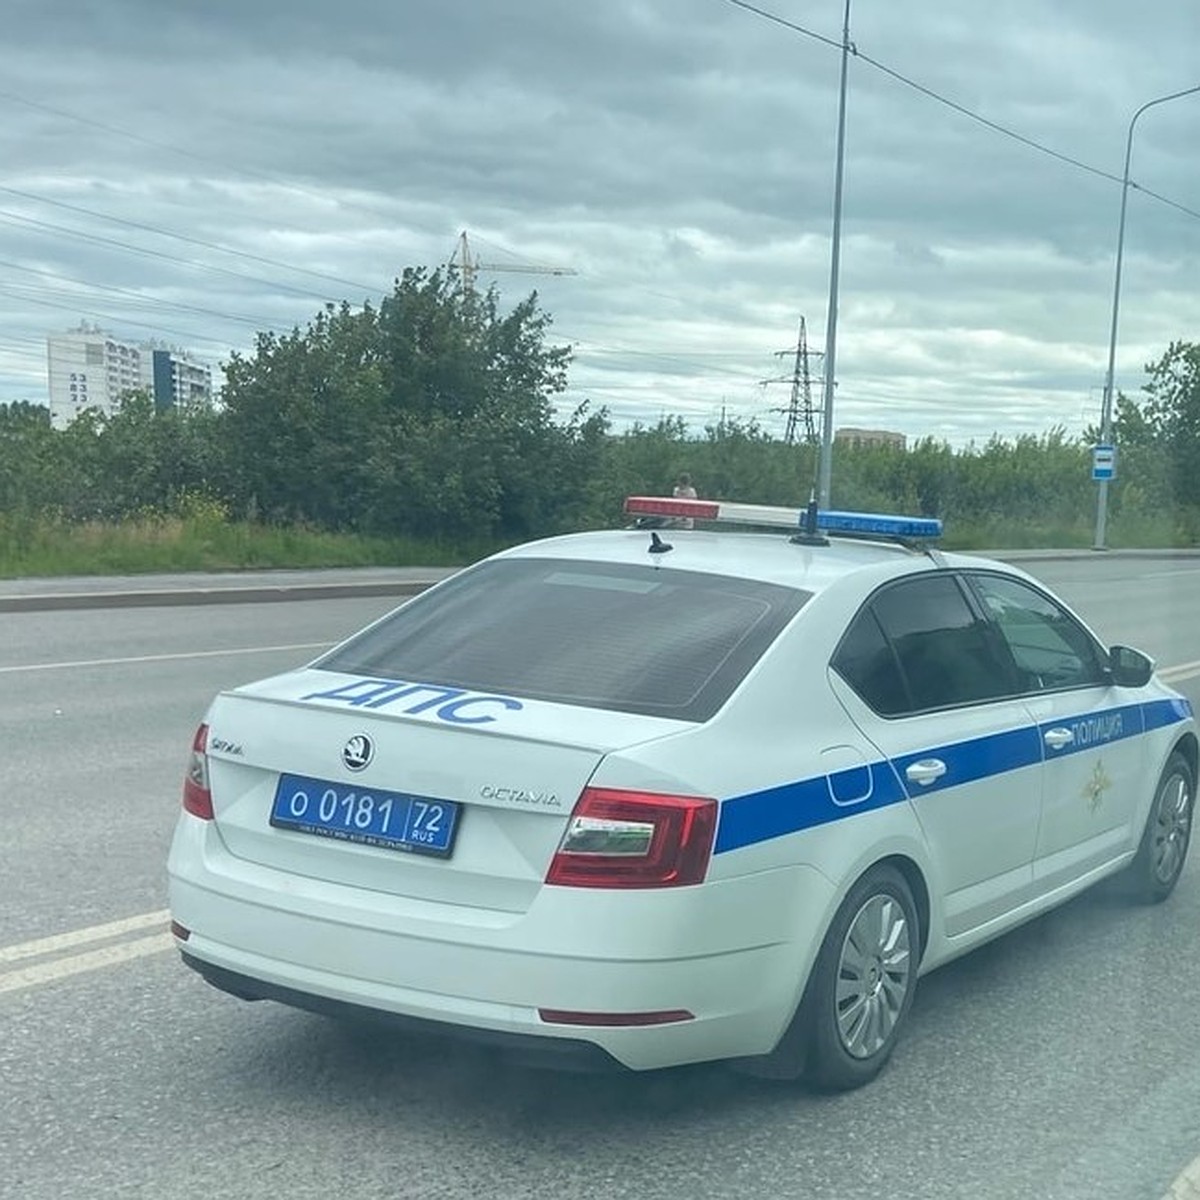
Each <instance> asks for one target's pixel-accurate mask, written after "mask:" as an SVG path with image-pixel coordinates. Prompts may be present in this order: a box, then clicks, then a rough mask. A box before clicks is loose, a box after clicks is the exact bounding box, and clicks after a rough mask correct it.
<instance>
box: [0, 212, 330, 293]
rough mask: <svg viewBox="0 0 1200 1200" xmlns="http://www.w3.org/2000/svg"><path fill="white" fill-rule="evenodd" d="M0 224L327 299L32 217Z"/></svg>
mask: <svg viewBox="0 0 1200 1200" xmlns="http://www.w3.org/2000/svg"><path fill="white" fill-rule="evenodd" d="M0 221H2V222H5V223H7V224H10V225H12V224H20V225H27V226H31V227H33V228H35V229H43V230H49V231H50V232H52V233H56V234H66V235H67V236H69V237H74V238H80V239H81V240H83V241H87V242H94V243H96V244H97V245H100V246H113V247H115V248H116V249H118V250H123V251H125V252H127V253H130V254H141V255H144V256H145V257H147V258H157V259H160V260H162V261H163V262H169V263H175V264H176V265H177V266H184V267H194V268H195V269H197V270H200V271H212V272H213V273H214V274H218V275H227V276H229V277H230V278H231V279H240V280H241V281H242V282H244V283H257V284H259V285H261V286H263V287H268V288H274V289H275V290H276V291H284V292H291V293H292V294H293V295H296V296H303V297H305V298H306V299H309V300H319V301H321V302H322V303H328V302H329V300H330V297H329V296H328V295H324V294H322V293H320V292H310V291H305V290H304V289H303V288H298V287H293V286H291V285H290V284H286V283H280V282H279V281H278V280H271V279H263V278H261V277H259V276H256V275H247V274H245V273H244V272H241V271H233V270H230V269H229V268H228V267H220V266H217V264H216V263H206V262H202V261H201V260H200V259H194V258H179V257H178V256H177V255H174V254H168V253H166V251H164V250H152V249H150V248H149V247H148V246H135V245H133V244H132V243H130V242H122V241H118V240H117V239H115V238H106V237H101V236H100V235H99V234H97V233H85V232H84V231H83V230H80V229H71V228H70V227H69V226H66V225H56V224H54V223H53V222H52V221H39V220H38V219H37V218H36V217H26V216H22V215H21V214H20V213H14V212H13V211H12V210H11V209H0Z"/></svg>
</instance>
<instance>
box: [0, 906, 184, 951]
mask: <svg viewBox="0 0 1200 1200" xmlns="http://www.w3.org/2000/svg"><path fill="white" fill-rule="evenodd" d="M170 919H171V914H170V913H169V912H168V911H167V910H166V909H165V908H160V909H159V910H158V911H157V912H148V913H139V914H138V916H136V917H125V918H124V919H122V920H120V921H107V922H106V923H105V924H103V925H89V926H88V927H87V928H86V929H73V930H72V931H71V932H70V933H56V934H53V935H51V936H50V937H44V938H35V939H34V940H33V941H31V942H18V943H17V944H16V945H15V946H0V964H2V963H11V962H19V961H20V960H21V959H23V958H37V957H38V956H39V955H42V954H56V953H58V951H60V950H70V949H71V948H72V947H74V946H85V945H87V944H88V943H89V942H103V941H105V940H107V939H108V938H115V937H120V936H121V934H123V933H133V932H134V931H135V930H142V929H149V928H150V927H151V926H154V925H159V926H163V925H166V923H167V922H168V921H169V920H170Z"/></svg>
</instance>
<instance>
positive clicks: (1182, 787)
mask: <svg viewBox="0 0 1200 1200" xmlns="http://www.w3.org/2000/svg"><path fill="white" fill-rule="evenodd" d="M1195 802H1196V780H1195V775H1194V773H1193V771H1192V767H1191V764H1190V763H1189V762H1188V760H1187V759H1186V758H1185V757H1184V756H1183V755H1182V754H1180V753H1179V751H1178V750H1176V751H1175V752H1174V753H1173V754H1172V755H1171V757H1170V758H1168V759H1167V765H1166V766H1165V767H1163V772H1162V775H1161V776H1160V777H1159V780H1158V787H1156V788H1155V789H1154V800H1153V802H1152V803H1151V805H1150V813H1149V815H1148V816H1147V817H1146V827H1145V829H1144V830H1143V831H1142V840H1141V842H1140V844H1139V845H1138V851H1137V854H1136V855H1134V858H1133V861H1132V862H1131V863H1130V864H1129V866H1128V867H1126V869H1125V875H1126V883H1127V885H1128V890H1129V893H1130V895H1131V896H1132V897H1133V898H1134V899H1135V900H1137V901H1138V902H1140V903H1142V904H1161V903H1162V902H1163V901H1164V900H1165V899H1166V898H1167V897H1168V896H1169V895H1170V894H1171V893H1172V892H1173V891H1174V890H1175V884H1176V883H1178V882H1179V875H1180V873H1181V872H1182V871H1183V864H1184V861H1185V860H1186V859H1187V852H1188V844H1189V842H1190V841H1191V836H1192V810H1193V807H1194V805H1195Z"/></svg>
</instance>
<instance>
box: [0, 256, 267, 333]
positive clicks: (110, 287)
mask: <svg viewBox="0 0 1200 1200" xmlns="http://www.w3.org/2000/svg"><path fill="white" fill-rule="evenodd" d="M0 267H5V268H7V269H8V270H10V271H21V272H23V273H25V274H27V275H36V276H37V277H38V278H40V279H49V280H53V281H54V282H56V283H67V284H74V285H75V286H77V287H85V288H91V289H93V290H95V291H100V292H111V293H113V294H114V295H116V296H121V297H128V298H130V299H131V300H133V301H135V302H137V303H139V304H142V305H149V306H151V307H162V308H171V309H176V310H178V311H179V312H191V313H197V314H198V315H200V316H204V317H219V318H220V319H221V320H223V321H234V322H237V323H238V324H242V325H251V326H254V327H255V328H257V329H261V328H263V326H270V325H271V322H270V321H265V320H262V319H261V318H258V317H247V316H240V315H238V314H237V313H226V312H219V311H218V310H217V309H215V308H203V307H201V306H200V305H196V304H187V303H185V302H184V301H180V300H166V299H163V298H161V297H158V296H148V295H146V294H145V293H144V292H136V291H134V290H133V289H132V288H123V287H119V286H117V285H116V284H112V283H93V282H91V281H90V280H87V279H77V278H75V277H74V276H71V275H59V274H58V273H57V272H54V271H46V270H42V269H40V268H38V267H27V266H23V265H22V264H21V263H15V262H8V261H7V260H5V259H0ZM47 290H49V289H47ZM54 294H59V293H54Z"/></svg>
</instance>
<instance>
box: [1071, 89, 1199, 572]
mask: <svg viewBox="0 0 1200 1200" xmlns="http://www.w3.org/2000/svg"><path fill="white" fill-rule="evenodd" d="M1195 92H1200V84H1197V85H1196V86H1195V87H1190V88H1184V89H1183V90H1182V91H1180V92H1172V93H1171V94H1170V95H1169V96H1159V97H1158V98H1157V99H1154V100H1147V101H1146V103H1145V104H1143V105H1142V107H1141V108H1139V109H1138V110H1137V112H1135V113H1134V114H1133V116H1132V117H1131V118H1130V121H1129V133H1128V135H1127V137H1126V138H1125V172H1124V174H1123V175H1122V177H1121V220H1120V223H1119V224H1118V226H1117V268H1116V276H1115V278H1114V280H1113V298H1112V324H1111V326H1110V327H1109V333H1108V370H1107V371H1106V372H1105V376H1104V400H1103V403H1102V404H1101V408H1100V444H1101V445H1103V446H1109V445H1111V444H1112V436H1113V431H1112V424H1113V411H1112V410H1113V371H1114V369H1115V367H1116V361H1117V317H1118V315H1119V312H1120V307H1121V262H1122V259H1123V256H1124V253H1125V210H1126V208H1127V207H1128V204H1129V164H1130V160H1131V159H1132V157H1133V127H1134V126H1135V125H1136V124H1137V121H1138V117H1140V116H1141V115H1142V113H1144V112H1145V111H1146V109H1148V108H1153V107H1154V106H1155V105H1156V104H1166V102H1167V101H1168V100H1178V99H1179V98H1180V96H1190V95H1192V94H1193V93H1195ZM1107 531H1108V480H1107V479H1101V480H1100V486H1099V489H1098V490H1097V492H1096V537H1095V540H1094V542H1093V543H1092V549H1093V550H1104V549H1106V547H1105V537H1106V534H1107Z"/></svg>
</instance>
